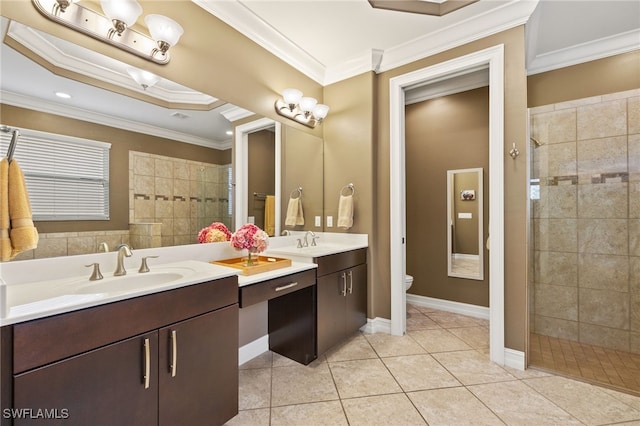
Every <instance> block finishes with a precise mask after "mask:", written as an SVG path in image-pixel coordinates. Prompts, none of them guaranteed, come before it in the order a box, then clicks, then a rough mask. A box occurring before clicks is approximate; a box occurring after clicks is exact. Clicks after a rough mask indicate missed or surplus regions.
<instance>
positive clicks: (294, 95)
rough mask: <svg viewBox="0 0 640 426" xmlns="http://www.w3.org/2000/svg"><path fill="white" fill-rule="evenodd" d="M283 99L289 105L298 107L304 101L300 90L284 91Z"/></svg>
mask: <svg viewBox="0 0 640 426" xmlns="http://www.w3.org/2000/svg"><path fill="white" fill-rule="evenodd" d="M282 99H283V100H284V102H285V103H286V104H288V105H296V104H297V103H298V102H300V99H302V92H301V91H299V90H298V89H284V90H283V91H282Z"/></svg>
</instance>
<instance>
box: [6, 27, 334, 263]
mask: <svg viewBox="0 0 640 426" xmlns="http://www.w3.org/2000/svg"><path fill="white" fill-rule="evenodd" d="M0 19H1V26H0V34H2V37H3V39H2V46H1V48H2V52H1V57H2V61H1V62H2V63H1V74H2V79H1V81H0V89H1V90H2V92H0V93H1V94H2V96H1V97H0V99H1V102H0V112H1V113H2V115H1V116H0V122H1V123H0V124H5V125H9V126H12V127H17V128H24V129H33V130H38V131H43V132H50V133H55V134H61V135H67V136H72V137H81V138H86V139H90V140H96V141H104V142H108V143H111V146H112V148H111V154H110V157H111V158H110V159H111V162H110V178H111V180H110V188H111V191H110V193H111V194H110V198H111V203H110V204H111V206H110V210H111V211H110V218H109V220H106V221H104V220H101V221H67V222H50V221H49V222H36V227H37V228H38V231H39V233H40V235H41V239H40V243H39V246H38V249H36V250H35V251H32V252H29V253H24V254H22V255H20V256H19V257H18V258H17V259H16V260H28V259H33V258H42V257H53V256H64V255H76V254H86V253H92V252H95V251H97V250H98V248H99V246H100V243H101V242H103V241H106V242H107V243H108V244H107V245H108V246H109V247H110V249H111V250H113V249H114V248H115V246H116V245H117V244H118V243H120V242H127V243H129V244H131V245H132V246H133V248H134V249H135V248H136V247H138V248H146V247H158V246H171V245H179V244H193V243H196V242H197V231H198V230H199V229H201V228H202V227H204V226H206V225H208V224H209V223H211V222H212V221H221V222H224V223H226V224H227V226H229V228H230V229H231V230H232V231H233V230H234V229H235V228H236V223H235V222H236V221H235V219H234V216H235V212H236V210H237V205H238V203H239V202H241V201H240V199H239V197H238V196H237V194H236V185H235V176H236V175H237V173H239V172H242V173H244V174H245V175H247V176H249V179H250V175H251V173H252V170H251V168H247V169H246V170H244V171H242V170H234V169H237V166H236V163H235V161H234V159H235V153H234V147H233V136H232V135H231V134H226V131H232V130H233V129H234V126H235V123H238V122H240V123H241V122H243V120H244V121H247V120H257V119H261V117H259V116H255V115H254V114H253V113H251V112H250V111H246V110H243V109H242V108H241V106H236V105H230V104H228V103H226V102H225V101H224V100H221V99H218V98H216V97H215V96H214V95H215V94H203V93H198V92H195V91H193V90H190V89H188V88H185V87H183V86H181V85H179V84H178V83H176V82H172V81H168V80H166V79H162V80H161V81H160V82H159V83H157V84H156V85H155V86H153V87H147V88H143V87H141V86H140V85H139V84H137V83H135V82H133V83H132V82H131V81H132V79H131V78H130V77H129V76H128V75H127V73H126V71H123V70H122V69H121V70H119V71H118V70H115V71H114V70H112V69H109V68H108V67H102V68H103V69H101V70H96V71H95V72H93V73H92V72H89V73H88V74H86V73H83V72H84V69H83V66H80V65H81V63H82V62H84V63H85V65H87V66H89V65H94V66H95V65H96V64H100V67H101V66H102V63H103V62H102V61H103V60H107V61H115V60H113V59H112V58H107V57H105V56H104V55H101V54H99V53H96V52H93V51H89V50H88V49H85V48H82V47H80V46H77V45H74V44H73V43H70V42H68V41H65V40H61V39H59V38H56V37H54V36H51V35H49V34H46V33H43V32H40V31H37V30H34V29H31V28H29V27H26V26H24V25H21V24H19V23H17V22H12V21H9V20H8V19H6V18H5V17H0ZM57 54H60V56H72V57H74V58H75V60H76V61H77V64H78V65H79V68H77V69H66V68H64V67H63V66H62V65H61V64H60V63H58V62H57V57H56V55H57ZM115 62H118V61H115ZM120 66H121V67H125V68H126V67H127V64H123V63H120ZM32 70H33V72H34V74H31V72H32ZM98 71H99V72H100V74H99V75H98ZM32 75H35V76H42V78H39V77H35V78H34V77H31V76H32ZM125 80H127V81H125ZM129 80H130V81H129ZM18 83H20V84H18ZM22 83H27V84H22ZM127 84H129V85H130V86H127ZM57 90H60V91H68V92H72V93H73V94H74V95H75V96H76V98H75V99H72V100H71V101H64V100H60V99H57V98H56V97H55V95H54V91H57ZM69 102H71V103H69ZM73 102H77V103H75V104H74V103H73ZM129 108H132V109H129ZM143 111H148V112H150V113H149V114H147V116H144V115H143ZM225 125H226V128H225V127H224V126H225ZM276 125H277V126H278V127H280V128H281V131H282V134H283V135H285V134H286V135H287V143H288V144H289V146H291V147H294V146H295V149H300V146H301V145H302V146H308V147H309V149H310V153H312V154H311V155H303V156H297V157H298V158H297V159H296V160H297V161H296V164H297V165H298V166H299V167H301V168H302V169H304V170H314V171H318V170H320V173H321V171H322V163H323V158H322V144H323V141H322V139H320V138H311V139H314V141H313V142H310V141H309V139H310V138H307V137H306V135H303V136H304V137H303V138H301V139H303V140H302V144H296V140H295V136H294V135H295V134H296V132H293V131H289V130H290V129H288V126H285V125H282V126H280V124H279V123H273V125H272V129H275V128H276ZM272 133H273V132H272ZM274 134H275V133H274ZM311 144H314V145H313V147H312V146H311ZM316 145H317V146H316ZM20 151H21V150H20V143H18V146H17V148H16V151H15V153H16V158H18V157H19V155H20ZM0 155H2V156H4V155H5V153H4V152H1V153H0ZM278 155H279V156H281V157H282V158H278V159H276V158H272V159H270V160H269V161H272V162H274V172H273V173H275V174H276V175H277V176H279V177H282V179H281V182H280V183H279V185H280V188H275V187H274V188H269V189H265V190H262V189H261V190H259V191H258V190H255V191H251V194H250V195H251V197H254V195H253V192H256V193H257V194H256V195H257V196H256V199H257V198H262V197H261V195H273V196H274V197H279V193H280V192H282V193H283V194H288V193H289V188H291V187H294V186H300V185H302V184H301V183H300V182H299V180H298V179H295V182H294V181H291V182H288V181H287V178H288V176H289V174H288V173H286V172H285V171H284V170H280V169H278V168H277V167H278V166H279V163H280V160H283V159H284V158H285V157H286V156H287V155H288V153H287V147H286V145H284V144H283V145H282V149H281V152H278ZM264 161H266V160H264ZM152 167H153V168H155V175H154V174H153V173H150V172H149V169H150V168H152ZM313 178H314V179H315V180H319V181H320V182H322V176H321V175H320V176H319V175H318V174H317V173H315V174H314V176H313ZM320 186H321V185H320ZM152 188H153V189H152ZM158 188H162V190H163V191H164V192H162V193H158V192H157V191H155V192H153V191H154V190H155V189H158ZM267 192H268V194H267ZM305 197H307V200H308V202H309V204H311V203H313V204H314V205H317V204H320V205H321V204H322V194H321V193H317V192H315V193H314V192H312V191H308V192H306V193H305ZM279 198H280V197H279ZM316 198H317V199H316ZM252 201H253V200H252ZM261 201H262V200H261ZM243 202H245V203H246V202H247V200H243ZM284 202H286V200H281V199H278V200H276V205H277V206H281V205H282V203H284ZM196 204H197V206H196ZM194 206H195V207H194ZM260 208H264V203H262V204H259V203H257V202H256V203H255V206H252V210H251V212H248V211H246V213H245V216H253V217H257V216H259V215H258V213H256V211H257V210H259V209H260ZM194 209H195V211H194ZM277 210H280V209H279V208H278V209H277ZM320 211H322V210H321V208H320ZM312 214H313V212H312V211H309V215H310V216H309V218H308V220H307V221H306V222H307V223H309V224H310V225H311V224H312V223H313V220H312V219H313V216H311V215H312ZM305 216H307V212H306V211H305ZM248 219H249V218H248V217H247V218H245V219H243V222H246V221H247V220H248ZM263 220H264V218H263ZM283 221H284V217H282V218H281V219H280V221H279V224H278V225H279V226H277V227H274V234H275V233H276V229H275V228H277V231H278V232H279V229H280V228H282V229H284V227H282V223H283ZM134 222H135V223H140V224H142V225H144V226H140V227H138V228H137V229H136V230H133V228H131V227H130V224H131V223H134ZM309 229H311V228H309ZM314 229H315V230H318V229H317V228H314ZM319 230H322V229H319ZM138 233H139V234H140V235H138ZM134 234H135V237H134ZM140 236H144V237H145V239H142V238H138V237H140ZM133 238H135V242H134V239H133ZM23 255H24V256H23Z"/></svg>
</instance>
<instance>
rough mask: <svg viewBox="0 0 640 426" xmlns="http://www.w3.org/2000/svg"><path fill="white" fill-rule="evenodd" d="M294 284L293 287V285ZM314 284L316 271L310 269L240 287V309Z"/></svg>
mask: <svg viewBox="0 0 640 426" xmlns="http://www.w3.org/2000/svg"><path fill="white" fill-rule="evenodd" d="M294 283H295V285H293V284H294ZM315 283H316V271H315V270H313V269H311V270H308V271H304V272H299V273H297V274H291V275H285V276H284V277H278V278H274V279H272V280H268V281H262V282H260V283H256V284H251V285H248V286H244V287H240V307H241V308H244V307H246V306H251V305H255V304H256V303H260V302H264V301H266V300H269V299H273V298H276V297H278V296H282V295H284V294H287V293H291V292H294V291H297V290H300V289H302V288H305V287H309V286H312V285H314V284H315Z"/></svg>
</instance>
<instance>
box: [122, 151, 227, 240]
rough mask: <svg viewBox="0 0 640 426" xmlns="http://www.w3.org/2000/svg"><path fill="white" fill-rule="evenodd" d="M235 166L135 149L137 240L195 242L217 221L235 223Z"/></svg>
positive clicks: (132, 182) (132, 210)
mask: <svg viewBox="0 0 640 426" xmlns="http://www.w3.org/2000/svg"><path fill="white" fill-rule="evenodd" d="M230 167H231V165H230V164H223V165H219V164H210V163H202V162H198V161H189V160H182V159H176V158H172V157H165V156H161V155H155V154H147V153H143V152H136V151H130V152H129V221H130V222H131V224H134V225H133V227H132V229H134V228H135V230H136V232H132V233H131V245H132V246H133V247H136V248H147V247H154V246H158V244H161V245H162V246H172V245H178V244H193V243H197V242H198V241H197V235H198V231H200V229H202V228H203V227H205V226H207V225H209V224H210V223H211V222H223V223H224V224H225V225H227V227H229V228H231V218H232V215H231V214H230V212H229V185H230V181H229V169H230ZM152 224H156V225H152ZM157 224H160V225H157ZM144 229H148V230H150V231H149V235H144V232H142V231H141V230H144ZM158 230H160V235H158V232H157V231H158Z"/></svg>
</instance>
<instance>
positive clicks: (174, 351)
mask: <svg viewBox="0 0 640 426" xmlns="http://www.w3.org/2000/svg"><path fill="white" fill-rule="evenodd" d="M177 333H178V332H177V331H176V330H171V335H170V338H171V361H170V366H169V367H170V369H171V377H176V369H177V368H178V335H177Z"/></svg>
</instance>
